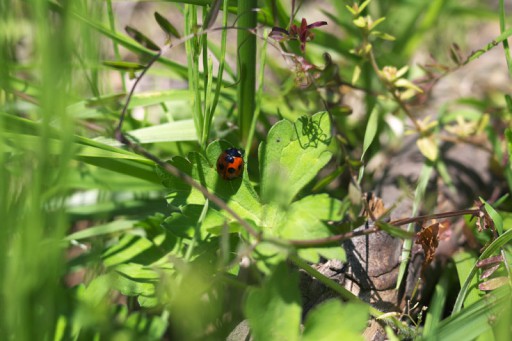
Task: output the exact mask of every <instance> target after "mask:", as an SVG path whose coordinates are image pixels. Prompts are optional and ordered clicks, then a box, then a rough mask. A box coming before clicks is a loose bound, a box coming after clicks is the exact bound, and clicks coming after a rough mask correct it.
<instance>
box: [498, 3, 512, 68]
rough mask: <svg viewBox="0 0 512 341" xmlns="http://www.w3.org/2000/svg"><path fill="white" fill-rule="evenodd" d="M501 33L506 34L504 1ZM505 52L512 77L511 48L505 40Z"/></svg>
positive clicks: (502, 4) (501, 13)
mask: <svg viewBox="0 0 512 341" xmlns="http://www.w3.org/2000/svg"><path fill="white" fill-rule="evenodd" d="M499 7H500V32H501V33H504V32H505V5H504V1H503V0H500V5H499ZM503 50H504V52H505V59H506V60H507V66H508V75H509V77H512V57H511V56H510V46H509V45H508V40H507V39H505V40H503Z"/></svg>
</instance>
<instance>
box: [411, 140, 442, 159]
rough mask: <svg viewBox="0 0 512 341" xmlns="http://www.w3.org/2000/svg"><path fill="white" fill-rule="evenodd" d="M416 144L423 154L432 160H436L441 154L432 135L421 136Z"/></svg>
mask: <svg viewBox="0 0 512 341" xmlns="http://www.w3.org/2000/svg"><path fill="white" fill-rule="evenodd" d="M416 145H417V146H418V149H419V150H420V152H421V154H423V156H425V157H426V158H427V159H429V160H430V161H435V160H436V159H437V156H438V155H439V149H438V147H437V144H436V141H435V140H434V137H433V136H432V135H426V136H420V137H419V138H418V140H417V141H416Z"/></svg>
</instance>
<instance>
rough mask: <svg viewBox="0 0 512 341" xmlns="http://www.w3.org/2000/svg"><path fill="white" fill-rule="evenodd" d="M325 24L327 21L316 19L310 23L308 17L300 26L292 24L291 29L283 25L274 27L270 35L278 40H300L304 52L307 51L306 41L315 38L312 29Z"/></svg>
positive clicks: (303, 19)
mask: <svg viewBox="0 0 512 341" xmlns="http://www.w3.org/2000/svg"><path fill="white" fill-rule="evenodd" d="M325 25H327V22H326V21H315V22H314V23H312V24H309V25H308V23H307V21H306V19H305V18H302V21H301V24H300V26H297V25H295V24H292V25H291V26H290V30H289V31H287V30H285V29H284V28H281V27H273V28H272V31H271V32H270V33H269V37H270V38H272V39H274V40H276V41H278V42H282V41H287V40H298V41H300V50H301V52H302V54H304V53H306V42H308V41H310V40H313V38H314V37H315V35H314V34H313V32H311V29H313V28H317V27H320V26H325Z"/></svg>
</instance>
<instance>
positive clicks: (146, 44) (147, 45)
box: [124, 26, 160, 51]
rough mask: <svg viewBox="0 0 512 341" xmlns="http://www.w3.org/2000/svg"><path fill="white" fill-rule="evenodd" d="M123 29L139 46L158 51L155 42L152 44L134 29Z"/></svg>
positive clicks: (127, 27) (158, 48) (128, 27)
mask: <svg viewBox="0 0 512 341" xmlns="http://www.w3.org/2000/svg"><path fill="white" fill-rule="evenodd" d="M124 29H125V31H126V33H128V35H129V36H130V37H132V38H133V39H135V40H136V41H137V42H138V43H139V44H141V45H142V46H144V47H145V48H147V49H150V50H153V51H160V47H159V46H158V45H157V44H156V43H155V42H153V41H152V40H151V39H149V38H148V37H147V36H146V35H144V34H143V33H142V32H140V31H139V30H137V29H136V28H133V27H131V26H126V27H125V28H124Z"/></svg>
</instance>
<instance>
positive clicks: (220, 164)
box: [217, 162, 224, 170]
mask: <svg viewBox="0 0 512 341" xmlns="http://www.w3.org/2000/svg"><path fill="white" fill-rule="evenodd" d="M217 167H219V169H220V170H223V169H224V165H223V164H222V163H220V162H219V163H218V164H217Z"/></svg>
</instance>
